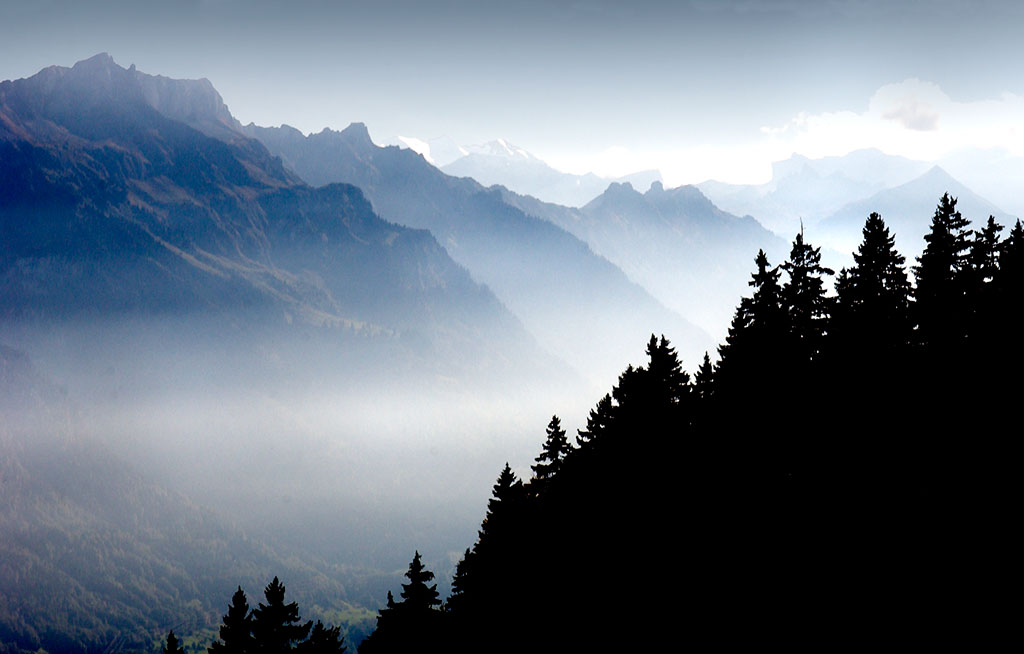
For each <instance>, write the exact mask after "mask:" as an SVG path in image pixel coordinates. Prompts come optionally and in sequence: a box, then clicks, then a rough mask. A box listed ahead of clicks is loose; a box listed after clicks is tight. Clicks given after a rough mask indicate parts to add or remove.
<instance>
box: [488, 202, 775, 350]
mask: <svg viewBox="0 0 1024 654" xmlns="http://www.w3.org/2000/svg"><path fill="white" fill-rule="evenodd" d="M506 201H508V202H509V203H511V204H515V205H516V206H518V207H520V208H521V209H522V210H523V211H525V212H526V213H528V214H531V215H536V216H540V217H543V218H546V219H548V220H550V221H552V222H554V223H555V224H557V225H559V226H560V227H562V228H564V229H566V230H567V231H570V232H572V233H573V234H575V235H576V236H577V237H579V238H580V239H582V240H584V241H586V242H587V243H588V244H589V245H590V246H591V247H592V248H593V249H594V251H595V252H597V253H598V254H601V255H602V256H605V257H608V259H609V260H611V261H612V262H613V263H615V264H616V265H618V266H619V267H620V268H622V269H623V270H624V271H625V272H626V274H628V275H629V276H630V278H631V279H634V280H636V281H637V282H639V283H640V284H642V285H643V286H644V287H645V288H647V289H650V290H651V292H652V293H653V294H654V295H655V297H657V298H659V299H660V300H661V301H663V302H665V303H666V304H667V305H668V306H669V307H671V308H673V309H675V310H676V311H678V312H679V313H681V314H682V315H684V316H686V317H687V318H689V319H691V320H693V321H694V322H696V323H697V324H699V325H700V326H702V327H703V328H704V329H706V330H708V331H710V332H712V333H715V334H718V335H719V336H720V337H721V336H722V335H724V334H725V330H726V328H727V327H728V324H729V320H730V319H731V317H732V313H733V309H734V307H733V305H734V304H735V298H736V297H740V296H741V295H742V294H744V293H745V292H746V291H747V281H748V280H749V273H748V268H749V267H750V266H751V259H750V252H752V251H753V252H757V250H758V249H764V250H765V251H766V252H767V253H769V256H771V257H772V261H773V262H778V261H781V260H782V258H783V257H784V256H785V254H786V250H785V248H786V244H785V242H784V241H783V240H782V239H780V238H779V237H777V236H775V235H774V234H772V233H771V232H769V231H768V230H767V229H765V228H764V227H762V226H761V225H760V224H759V223H758V222H757V221H756V220H754V219H753V218H751V217H750V216H745V217H743V218H739V217H737V216H733V215H732V214H729V213H726V212H724V211H722V210H721V209H719V208H718V207H716V206H715V205H714V204H713V203H712V202H711V201H710V200H708V198H707V197H705V196H704V194H703V193H701V191H700V190H699V189H698V188H696V187H694V186H680V187H678V188H674V189H665V188H664V187H663V186H662V184H661V183H660V182H655V183H654V184H653V185H652V186H651V188H650V189H649V190H648V191H647V192H646V193H640V192H638V191H636V190H635V189H634V188H633V187H632V186H631V185H630V184H612V185H611V186H609V187H608V189H607V190H606V191H605V192H604V193H603V194H601V195H600V196H599V197H597V198H595V199H594V200H593V201H592V202H590V203H589V204H587V205H586V206H584V207H583V208H581V209H567V208H565V207H560V206H557V205H553V204H546V203H542V202H539V201H537V200H535V199H533V198H530V197H525V196H520V195H517V194H514V193H510V192H506ZM730 298H733V299H730Z"/></svg>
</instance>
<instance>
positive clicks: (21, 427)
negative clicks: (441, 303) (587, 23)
mask: <svg viewBox="0 0 1024 654" xmlns="http://www.w3.org/2000/svg"><path fill="white" fill-rule="evenodd" d="M8 327H9V329H7V330H6V333H5V334H4V340H5V341H6V343H5V344H6V345H8V346H10V347H13V348H15V349H17V350H18V351H21V352H24V353H25V354H26V355H27V356H28V358H29V360H30V361H31V364H32V366H33V367H34V368H35V370H36V371H37V372H38V373H39V375H40V377H42V378H43V379H45V380H46V383H48V384H52V385H53V386H54V387H55V388H57V389H58V390H59V393H58V395H59V396H60V397H61V401H62V402H66V404H67V406H68V410H67V412H66V413H64V412H62V411H58V412H57V413H56V414H54V413H53V412H48V411H45V410H41V409H40V405H39V404H31V405H29V407H28V408H27V409H26V408H25V407H24V406H23V407H21V408H20V409H18V410H15V408H16V407H14V406H13V398H12V397H10V393H6V395H7V397H5V399H4V402H5V408H4V415H5V420H6V421H7V422H8V425H10V426H11V427H12V429H14V431H15V432H18V433H22V434H40V433H43V432H51V433H52V432H54V431H55V430H57V429H58V427H57V425H56V422H61V423H64V424H65V425H66V426H67V427H69V428H70V429H69V431H70V432H71V433H73V434H74V438H75V439H76V440H77V441H79V442H86V443H95V444H96V445H97V446H101V447H103V448H105V449H106V450H107V451H109V452H111V453H113V454H114V455H115V456H117V457H118V458H119V459H120V461H121V462H123V463H124V464H125V465H128V466H130V467H132V468H134V469H135V470H137V471H139V472H140V473H142V474H143V475H144V476H145V477H146V478H148V479H151V480H153V481H155V482H157V483H158V484H160V485H163V486H165V487H166V488H167V489H169V490H171V491H174V492H178V493H181V494H183V495H185V496H186V497H188V498H190V499H191V500H194V501H195V502H196V503H198V504H200V505H202V506H205V507H208V508H210V509H213V510H214V511H216V512H217V513H219V514H221V515H222V516H223V517H224V518H226V519H227V520H229V521H232V522H234V523H235V524H237V525H238V526H240V527H242V528H243V529H245V530H246V531H247V532H249V533H250V534H252V535H253V536H256V537H258V538H268V539H271V540H272V541H273V542H278V543H286V544H288V545H289V546H294V547H297V548H300V549H301V550H304V551H307V552H312V553H315V554H317V555H319V556H322V557H324V558H325V559H326V560H327V561H329V562H334V563H337V564H346V565H357V566H367V567H371V568H377V569H383V570H393V569H399V568H401V567H403V566H404V565H405V564H407V563H408V559H409V556H410V554H411V552H412V551H413V550H414V549H417V548H418V549H419V550H420V551H421V552H424V553H425V554H426V555H428V556H430V557H431V558H439V559H446V560H452V561H454V560H457V558H458V555H459V554H461V552H462V551H463V550H464V549H465V548H466V547H468V546H469V545H471V544H472V543H473V542H474V540H475V538H476V530H477V529H478V528H479V525H480V521H481V519H482V518H483V515H484V513H485V510H486V503H487V500H488V498H489V497H490V490H491V486H492V485H493V483H494V481H495V479H496V478H497V475H498V473H499V472H500V470H501V468H502V467H503V466H504V464H505V462H506V461H507V462H509V463H510V464H511V465H512V467H513V469H514V470H515V471H516V473H517V474H518V475H519V476H521V477H526V478H528V477H529V476H530V469H529V466H530V464H531V463H532V462H533V458H534V457H535V456H536V455H537V454H538V453H539V452H540V447H541V445H542V443H543V440H544V428H545V426H546V425H547V422H548V421H549V420H550V418H551V416H552V415H553V414H558V415H559V416H560V417H561V418H562V420H563V425H564V426H565V427H566V429H567V430H568V431H569V433H570V435H573V434H574V433H575V432H574V430H575V429H576V428H580V427H583V426H585V420H586V415H587V412H588V410H589V409H590V408H591V407H592V406H593V405H594V404H595V403H596V401H597V400H598V399H599V397H600V395H603V394H604V393H606V392H608V391H609V390H610V387H611V383H612V382H613V381H614V380H613V379H610V380H609V381H608V386H607V387H606V388H604V389H603V390H602V389H598V388H596V387H594V386H591V385H588V384H587V383H584V382H583V381H581V380H580V378H579V377H573V376H572V375H563V376H560V377H555V376H552V377H550V378H548V379H544V378H541V379H538V378H537V377H536V375H527V374H520V373H517V372H510V373H509V374H508V375H502V376H501V378H500V379H497V378H495V379H491V382H490V383H484V382H481V380H480V379H478V378H476V379H475V378H474V375H473V373H472V372H466V370H470V369H471V364H470V363H466V362H463V364H464V365H462V367H461V368H460V367H456V366H453V368H452V376H445V375H443V374H440V373H438V372H436V371H432V370H429V366H420V367H419V369H416V368H412V367H406V368H404V369H403V368H399V367H397V366H395V365H394V363H395V359H398V358H401V356H402V354H401V352H392V353H391V355H390V356H389V355H387V354H386V353H385V354H382V352H386V351H387V350H388V347H387V346H382V345H380V344H379V343H376V342H370V343H351V342H350V343H346V347H345V348H339V349H337V350H335V351H331V350H328V349H325V348H324V349H322V348H320V347H318V346H317V345H315V344H314V345H301V343H302V339H292V340H291V341H288V340H281V341H276V342H275V341H273V340H272V339H269V338H262V339H261V338H251V339H250V338H240V337H239V334H238V333H237V332H231V331H227V332H222V333H220V334H218V333H216V332H215V331H214V330H213V329H212V328H211V323H209V322H206V321H202V320H191V319H181V318H178V319H173V320H172V319H162V320H157V319H147V320H145V321H141V322H140V321H133V320H124V321H119V320H116V319H102V320H87V319H76V320H73V321H66V322H63V323H60V324H59V326H57V327H52V326H51V327H49V328H43V327H41V326H40V325H38V324H24V323H20V324H14V325H11V324H8ZM170 335H173V336H170ZM296 341H298V343H297V342H296ZM272 346H277V347H272ZM636 349H637V353H638V358H637V360H635V361H633V362H632V363H634V364H636V363H642V360H641V359H640V358H639V355H641V354H642V349H643V343H637V348H636ZM266 351H272V354H270V355H265V354H264V355H263V356H254V357H252V359H251V360H249V361H245V362H243V361H241V355H242V354H243V353H245V352H250V353H252V352H266ZM284 352H287V354H284ZM626 363H627V362H624V363H623V366H622V367H623V368H625V365H626ZM52 404H53V400H52V399H47V400H44V401H43V402H42V406H44V407H45V406H50V405H52ZM55 415H56V416H57V417H55ZM60 429H64V427H61V428H60ZM32 438H38V436H32Z"/></svg>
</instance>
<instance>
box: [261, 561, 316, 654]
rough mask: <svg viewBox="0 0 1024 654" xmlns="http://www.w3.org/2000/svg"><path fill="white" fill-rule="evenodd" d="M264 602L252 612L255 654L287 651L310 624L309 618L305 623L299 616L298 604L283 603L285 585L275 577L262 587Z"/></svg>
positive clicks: (305, 634)
mask: <svg viewBox="0 0 1024 654" xmlns="http://www.w3.org/2000/svg"><path fill="white" fill-rule="evenodd" d="M263 594H264V596H265V597H266V600H267V603H266V604H264V603H262V602H260V605H259V606H258V607H257V608H256V609H254V610H253V612H252V632H253V637H254V639H255V641H256V651H257V652H258V653H259V654H284V653H285V652H290V651H291V650H292V649H293V648H294V646H295V644H296V643H298V642H300V641H302V640H304V639H305V638H306V636H307V635H308V634H309V630H310V629H311V628H312V626H313V623H312V621H309V622H306V623H305V624H303V623H301V622H300V619H299V606H298V604H296V603H295V602H291V603H289V604H285V602H284V594H285V587H284V584H282V583H281V582H280V581H279V580H278V578H277V577H274V580H273V581H272V582H270V584H268V585H267V587H266V588H265V589H264V591H263Z"/></svg>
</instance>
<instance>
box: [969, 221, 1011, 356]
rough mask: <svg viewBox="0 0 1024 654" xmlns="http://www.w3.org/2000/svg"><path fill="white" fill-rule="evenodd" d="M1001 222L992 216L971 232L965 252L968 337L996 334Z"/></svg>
mask: <svg viewBox="0 0 1024 654" xmlns="http://www.w3.org/2000/svg"><path fill="white" fill-rule="evenodd" d="M1001 231H1003V226H1002V225H1000V224H999V223H997V222H996V219H995V217H994V216H989V217H988V222H987V223H986V224H985V226H984V227H983V228H982V229H981V230H980V231H978V230H976V231H975V232H974V239H973V240H972V241H971V249H970V252H969V253H968V260H969V262H970V266H969V269H968V273H967V280H966V284H967V289H966V293H967V300H968V302H967V305H968V308H969V309H968V310H969V311H970V323H969V325H968V327H967V331H968V338H970V339H973V340H974V341H976V342H978V341H985V340H991V339H993V338H996V336H995V333H994V330H996V328H997V326H996V325H995V322H996V320H997V319H998V318H997V314H998V307H997V302H998V298H997V294H996V287H995V278H996V277H997V276H998V274H999V251H1000V247H999V232H1001Z"/></svg>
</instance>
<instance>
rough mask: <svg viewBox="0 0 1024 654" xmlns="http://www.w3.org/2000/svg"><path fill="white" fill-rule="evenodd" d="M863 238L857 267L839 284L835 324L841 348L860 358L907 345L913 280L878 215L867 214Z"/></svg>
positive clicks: (843, 274)
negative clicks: (870, 353) (871, 353)
mask: <svg viewBox="0 0 1024 654" xmlns="http://www.w3.org/2000/svg"><path fill="white" fill-rule="evenodd" d="M861 234H862V235H863V238H862V240H861V243H860V245H859V246H858V247H857V251H856V252H854V254H853V260H854V265H853V267H852V268H850V269H844V270H843V271H842V272H841V274H840V276H839V279H837V280H836V295H837V299H838V301H837V303H836V315H835V319H834V320H833V326H834V330H833V331H834V332H835V335H836V336H837V337H838V338H839V343H838V344H837V347H838V348H839V349H841V350H843V351H848V352H853V353H854V356H855V357H856V358H859V357H861V356H863V355H864V354H865V353H866V352H876V353H881V352H882V351H891V350H892V349H893V348H894V347H899V346H901V345H906V344H907V343H908V342H909V339H910V332H911V323H910V281H909V280H908V279H907V272H906V269H905V267H904V264H905V262H906V260H905V259H904V258H903V255H901V254H900V253H899V252H897V251H896V239H895V237H894V236H892V235H891V234H890V233H889V228H888V227H886V225H885V221H884V220H882V217H881V216H880V215H879V214H877V213H872V214H871V215H869V216H868V218H867V220H866V221H865V222H864V228H863V229H862V230H861Z"/></svg>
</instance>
